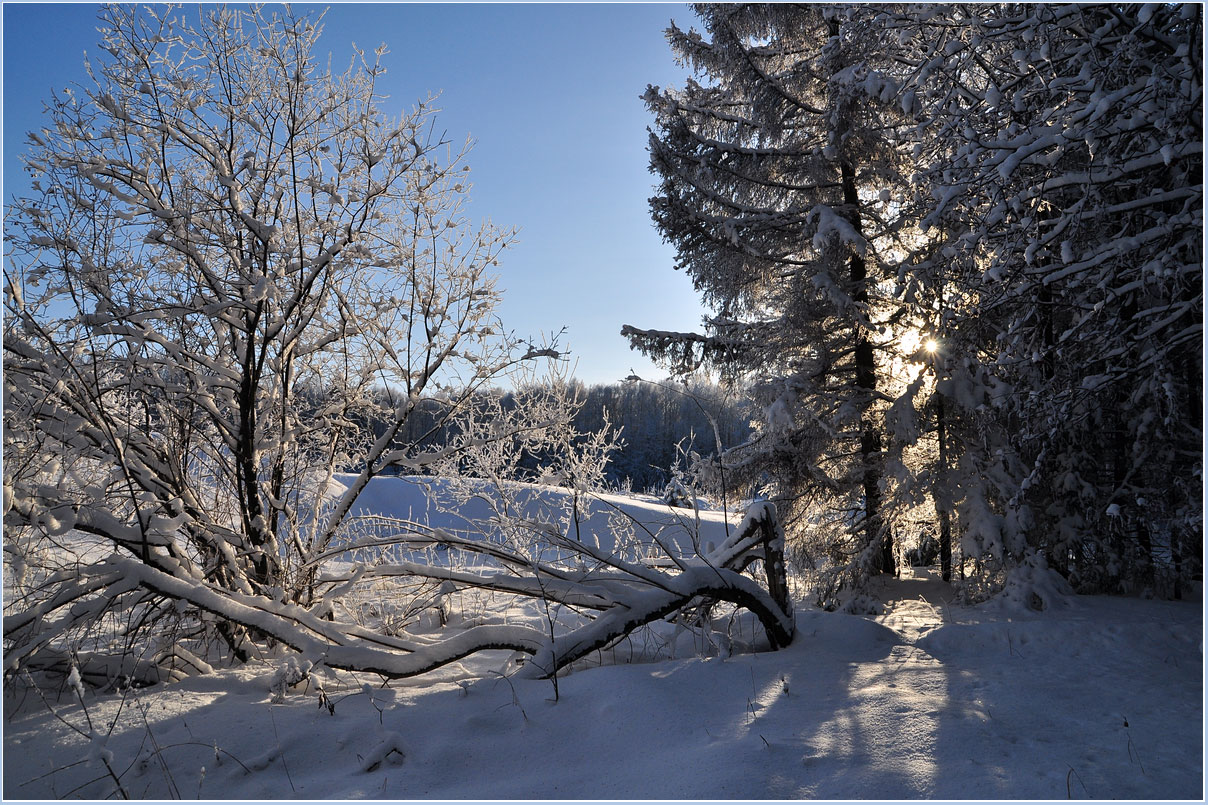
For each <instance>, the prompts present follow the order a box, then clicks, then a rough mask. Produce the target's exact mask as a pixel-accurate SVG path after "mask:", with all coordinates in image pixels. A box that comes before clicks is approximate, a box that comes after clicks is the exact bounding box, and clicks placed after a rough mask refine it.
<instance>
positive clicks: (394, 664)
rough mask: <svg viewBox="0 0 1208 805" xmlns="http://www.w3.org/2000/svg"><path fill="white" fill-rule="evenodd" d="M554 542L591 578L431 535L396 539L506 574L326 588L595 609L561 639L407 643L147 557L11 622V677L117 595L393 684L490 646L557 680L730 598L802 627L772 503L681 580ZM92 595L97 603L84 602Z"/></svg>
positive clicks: (503, 628) (459, 635)
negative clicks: (423, 586)
mask: <svg viewBox="0 0 1208 805" xmlns="http://www.w3.org/2000/svg"><path fill="white" fill-rule="evenodd" d="M548 536H550V538H551V539H552V540H553V541H554V542H556V543H557V545H558V547H560V548H566V549H570V550H572V551H574V552H575V553H576V554H577V556H578V557H579V558H581V559H583V560H589V561H592V562H594V563H595V564H594V565H593V567H591V568H589V569H585V570H584V569H575V568H568V567H562V566H553V565H544V564H541V563H539V562H536V561H534V560H532V559H531V558H528V557H524V556H522V555H520V554H518V553H513V552H510V551H509V550H507V549H506V548H503V547H501V546H499V545H490V544H484V543H481V542H478V541H474V540H467V539H464V538H459V537H455V536H453V535H450V534H447V533H444V532H436V531H432V532H422V533H415V534H411V535H408V537H407V538H402V537H400V538H396V539H394V540H392V542H394V543H396V544H398V543H410V544H413V545H421V546H422V545H430V544H433V543H440V544H454V545H456V546H457V547H459V548H462V549H465V550H477V551H479V552H481V553H482V554H484V555H488V556H490V558H491V559H492V560H494V561H495V562H497V563H498V565H499V567H500V572H490V573H488V572H470V571H464V570H452V569H450V568H444V567H439V566H432V565H425V564H422V563H416V562H408V563H402V564H393V565H378V566H374V567H361V568H358V569H357V571H356V573H355V577H354V578H351V579H327V580H325V581H326V582H327V583H329V584H337V583H338V582H348V581H359V580H364V579H371V578H385V577H391V576H407V577H415V578H423V579H430V580H433V581H438V582H441V583H442V584H444V585H453V586H454V587H456V588H459V589H462V588H476V589H483V590H489V591H495V592H504V593H508V594H512V595H517V596H522V597H529V598H533V599H541V600H544V601H546V602H550V603H560V604H565V605H568V606H571V607H574V608H575V609H576V610H577V611H580V612H582V611H591V612H593V613H594V615H592V616H591V617H590V618H589V620H588V621H587V622H586V623H584V624H582V625H579V626H577V627H575V628H572V629H569V630H568V631H564V632H563V633H561V634H554V633H552V632H553V630H552V629H551V632H550V633H546V632H543V631H541V630H538V629H535V628H533V627H530V626H523V625H487V626H475V627H472V628H469V629H466V630H464V631H460V632H456V633H454V634H452V635H451V636H448V637H439V638H437V639H435V640H429V639H421V638H410V639H408V638H401V637H396V636H391V635H386V634H382V633H378V632H375V631H373V630H371V629H368V628H366V627H364V626H360V625H357V624H354V623H345V622H339V621H335V620H329V619H328V618H327V617H325V615H328V614H329V613H330V612H331V607H330V602H321V603H320V604H319V605H316V606H313V607H302V606H300V605H298V604H292V603H287V602H282V601H277V600H274V599H272V598H269V597H267V596H262V595H253V594H246V593H239V592H234V591H231V590H229V589H223V588H220V587H218V586H215V585H211V584H207V583H204V582H201V581H198V580H197V579H194V578H185V577H180V576H176V575H173V574H171V573H167V572H165V571H163V570H160V569H157V568H155V567H152V566H151V565H149V564H146V563H144V562H142V561H140V560H138V559H134V558H125V557H121V556H117V555H113V556H111V557H109V558H108V559H106V560H104V561H103V562H101V563H99V564H98V565H96V566H94V567H93V568H91V569H90V570H89V573H88V576H90V579H89V580H88V582H84V581H83V580H81V581H80V583H79V584H78V585H77V586H76V587H75V588H74V589H75V590H76V591H77V595H71V596H62V595H61V596H57V597H56V598H54V599H51V601H50V602H44V603H42V604H40V605H38V606H37V607H35V608H33V609H34V610H36V611H31V612H27V613H21V614H17V615H12V616H9V617H7V618H5V625H4V636H5V640H6V642H7V643H9V645H8V646H7V649H8V650H7V651H6V652H5V658H4V667H5V670H6V671H8V672H12V671H16V670H18V669H19V668H21V667H45V665H46V660H47V658H46V657H43V658H42V659H41V660H38V659H36V655H37V654H38V652H39V651H41V650H43V649H44V648H47V647H48V646H49V643H50V639H49V638H48V636H47V635H48V634H49V635H52V636H53V635H58V634H61V633H62V632H63V631H64V630H65V628H66V626H65V625H62V624H67V623H71V622H74V621H75V620H76V618H75V614H76V612H74V610H78V608H79V607H81V606H91V607H96V606H114V607H118V608H120V606H121V604H120V603H119V602H118V599H121V598H122V597H123V596H133V595H145V594H146V593H147V592H151V593H154V594H156V595H158V596H163V597H166V598H168V599H172V600H175V601H180V602H185V603H187V604H189V605H192V606H193V607H196V608H197V609H199V610H202V611H204V612H208V613H210V614H211V615H213V616H215V617H217V618H219V619H221V620H223V621H225V622H227V623H231V624H238V625H239V626H243V627H246V628H248V629H250V630H253V631H254V632H256V633H258V634H261V635H264V636H266V637H269V638H272V639H274V640H277V641H279V642H280V643H283V644H285V645H287V646H289V647H291V648H293V649H294V650H296V651H298V652H299V653H300V654H302V655H303V657H304V658H305V659H306V660H308V661H309V662H310V663H312V664H313V665H319V664H322V665H326V666H328V667H331V668H337V669H344V670H350V671H363V672H372V673H378V674H381V675H382V676H385V677H389V678H403V677H412V676H418V675H420V674H424V673H427V672H429V671H432V670H434V669H436V668H439V667H441V666H443V665H447V664H448V663H451V662H454V661H456V660H459V659H461V658H463V657H466V656H469V655H471V654H474V653H476V652H479V651H486V650H491V649H506V650H512V651H519V652H523V653H525V654H528V655H531V657H532V660H531V661H530V662H528V663H526V664H525V668H524V671H523V673H524V674H526V675H529V676H540V677H548V676H552V675H553V674H556V673H557V672H558V671H559V670H560V669H562V668H565V667H566V666H568V665H569V664H571V663H573V662H574V661H576V660H578V659H581V658H582V657H584V656H586V655H587V654H589V653H591V652H593V651H595V650H597V649H600V648H603V647H605V646H607V645H609V644H611V643H612V642H614V641H616V640H617V639H619V638H621V637H624V636H625V635H627V634H629V633H630V632H632V631H633V630H634V629H637V628H639V627H640V626H643V625H645V624H648V623H650V622H652V621H654V620H657V619H659V618H664V617H666V616H668V615H670V614H672V613H674V612H676V611H679V610H682V609H684V608H685V607H687V606H689V605H690V604H692V603H693V602H699V601H701V600H706V601H726V602H729V603H732V604H735V605H737V606H739V607H743V608H745V609H747V610H749V611H750V612H752V613H753V614H754V615H755V616H756V617H757V618H758V620H759V622H760V623H761V624H762V626H763V628H764V631H765V632H766V634H767V637H768V641H769V643H770V644H771V646H772V648H774V649H776V648H782V647H784V646H787V645H788V644H789V643H790V642H791V641H792V639H793V635H794V629H795V625H794V618H793V613H792V606H791V603H790V600H789V595H788V587H787V584H786V580H785V576H784V561H783V553H782V551H783V539H782V536H781V531H780V529H779V526H778V523H777V520H776V513H775V508H774V507H773V506H772V505H771V504H768V503H760V504H756V505H755V506H753V507H751V509H750V510H749V511H748V512H747V515H746V517H745V518H744V519H743V521H742V523H741V524H740V525H739V526H738V527H737V528H736V529H735V530H734V531H733V532H732V534H731V536H730V538H729V539H727V540H726V541H725V543H724V544H723V545H721V546H720V547H718V548H716V549H714V550H712V551H709V552H708V553H706V554H704V555H700V554H698V555H696V556H693V557H688V558H677V559H675V565H676V569H677V571H678V572H673V573H669V572H662V571H660V570H656V569H654V568H651V567H649V566H644V565H638V564H634V563H631V562H626V561H623V560H620V559H618V558H616V557H614V556H610V555H606V554H604V553H603V552H601V551H599V549H594V548H592V547H590V546H586V545H583V544H582V543H579V542H577V541H575V540H573V539H570V538H568V537H567V536H565V535H558V534H551V535H548ZM757 560H762V561H763V562H764V567H765V570H766V573H767V585H768V586H767V589H765V588H764V587H761V586H760V584H758V583H757V582H756V581H755V580H754V579H752V578H751V577H749V576H746V575H743V571H744V570H745V569H746V568H747V567H748V566H749V565H750V564H751V563H753V562H755V561H757ZM508 571H510V572H508ZM343 586H344V587H347V586H348V585H347V584H344V585H343ZM89 593H91V594H92V596H93V597H92V599H91V600H89V601H87V602H85V601H82V600H81V598H82V597H83V596H86V595H88V594H89ZM60 606H62V607H67V610H68V611H67V612H66V613H63V614H61V615H60V617H59V618H58V619H57V620H55V621H51V622H50V623H49V624H44V620H43V619H44V618H45V617H46V616H48V615H51V614H52V612H53V611H54V610H55V609H57V608H58V607H60ZM44 626H49V627H50V628H48V629H47V628H44ZM48 656H49V655H48ZM57 656H58V657H59V658H62V657H64V656H68V655H65V654H61V653H60V654H59V655H57Z"/></svg>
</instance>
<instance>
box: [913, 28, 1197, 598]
mask: <svg viewBox="0 0 1208 805" xmlns="http://www.w3.org/2000/svg"><path fill="white" fill-rule="evenodd" d="M942 16H943V23H944V24H943V25H942V26H938V27H936V26H932V27H931V28H930V29H928V27H927V26H926V25H924V26H923V28H924V31H923V35H924V37H926V38H927V39H928V41H929V43H930V45H931V46H932V49H933V55H934V58H933V59H931V60H929V61H927V62H926V63H925V64H920V68H921V69H920V74H919V75H917V76H916V80H917V82H918V84H919V96H920V98H922V99H924V102H925V103H926V104H927V105H928V108H930V109H931V110H933V111H934V114H933V115H932V117H931V122H932V125H931V127H930V130H929V131H928V132H927V133H926V134H925V135H924V136H921V137H919V142H920V148H919V152H920V161H921V163H922V164H923V165H925V166H926V165H929V166H930V167H929V168H926V169H921V170H920V182H919V185H920V187H921V188H924V189H925V190H926V191H927V192H929V193H930V194H931V195H932V197H933V199H934V200H935V203H934V207H933V210H932V213H931V215H930V217H929V218H928V219H927V220H926V224H927V225H929V226H930V227H932V230H931V235H932V236H933V238H938V239H939V240H940V241H941V243H940V244H939V245H938V246H937V247H936V249H935V251H934V252H933V255H934V259H931V260H922V261H921V262H920V263H919V264H917V265H915V266H914V267H913V268H912V272H911V273H912V277H913V278H914V281H916V282H919V283H922V284H923V285H926V286H928V287H926V288H923V289H922V290H921V291H920V293H921V294H922V295H923V296H924V297H930V298H933V299H934V298H937V297H944V298H948V299H951V298H954V297H957V298H959V299H960V300H961V302H960V304H953V305H948V304H947V303H945V306H944V307H945V308H946V309H948V310H951V311H952V312H953V315H952V316H950V317H949V318H948V319H947V320H946V323H945V324H944V325H943V327H942V328H941V330H940V335H941V336H942V342H943V343H942V347H943V349H944V352H945V356H944V359H945V361H946V366H947V367H948V369H949V370H950V371H949V374H948V375H947V380H946V382H944V383H941V385H940V387H939V391H940V393H941V394H942V395H944V396H945V398H946V400H947V402H948V407H947V410H948V411H949V412H953V413H955V414H956V416H957V421H960V420H963V421H965V422H966V424H967V425H970V426H972V427H968V428H966V429H965V431H964V436H963V437H961V438H962V443H961V449H962V451H963V452H964V453H965V455H964V457H963V458H962V462H961V463H962V465H963V466H962V468H961V469H962V471H961V473H960V474H961V476H962V477H963V478H964V482H963V484H962V485H961V486H962V488H961V489H960V490H959V491H956V492H954V494H956V496H957V497H958V498H959V503H958V509H960V519H961V526H960V528H961V531H962V532H963V535H964V549H965V553H966V554H967V555H969V556H971V557H973V558H975V559H978V560H982V561H985V562H987V563H988V566H990V567H995V566H996V567H999V568H1001V567H1002V566H1003V565H1004V563H1005V564H1006V565H1007V567H1008V569H1009V567H1010V566H1012V565H1015V564H1017V563H1019V562H1021V561H1024V559H1025V557H1027V556H1029V555H1031V554H1032V553H1033V552H1039V555H1042V556H1044V557H1046V558H1047V560H1048V563H1049V565H1050V566H1052V567H1055V568H1057V569H1059V570H1060V571H1061V572H1062V573H1063V574H1064V575H1066V576H1067V577H1068V578H1069V579H1070V580H1071V581H1072V582H1073V583H1074V584H1075V585H1076V586H1077V587H1079V588H1081V589H1085V590H1105V591H1129V590H1138V589H1142V588H1146V587H1152V586H1153V585H1154V584H1155V581H1156V582H1158V583H1159V584H1160V587H1163V588H1165V589H1166V590H1167V591H1169V592H1171V593H1173V594H1174V595H1176V596H1177V595H1178V594H1179V584H1180V582H1181V580H1183V579H1185V578H1187V577H1189V576H1190V575H1191V574H1192V573H1194V572H1197V571H1198V564H1197V563H1198V557H1199V556H1200V553H1201V549H1202V539H1203V538H1202V531H1201V528H1202V526H1201V514H1202V512H1201V507H1200V493H1199V490H1200V488H1201V471H1202V452H1201V443H1202V439H1201V434H1202V429H1201V417H1200V412H1201V408H1202V400H1201V397H1200V389H1201V384H1202V357H1203V356H1202V354H1201V348H1200V344H1201V336H1202V317H1203V296H1202V265H1203V253H1202V233H1203V212H1202V210H1203V186H1202V183H1201V176H1202V165H1203V162H1202V149H1203V143H1202V139H1203V131H1202V109H1203V107H1202V100H1203V87H1202V85H1201V83H1200V81H1201V78H1202V71H1203V59H1202V49H1201V37H1202V17H1201V10H1200V8H1199V7H1197V6H1192V5H1188V6H1182V7H1179V6H1158V5H1153V6H1141V5H1125V6H1108V5H1091V6H1083V5H1074V6H1045V5H1040V6H1030V5H1029V6H1021V5H1010V6H999V5H993V6H991V5H977V6H967V7H965V6H961V7H948V8H945V9H944V10H943V14H942ZM954 291H955V292H954ZM955 308H960V309H955ZM1028 564H1029V566H1031V565H1034V564H1035V560H1033V559H1029V560H1028ZM1158 569H1161V572H1160V573H1158V576H1159V577H1160V578H1157V579H1155V570H1158ZM1161 577H1164V578H1161Z"/></svg>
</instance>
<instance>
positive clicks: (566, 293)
mask: <svg viewBox="0 0 1208 805" xmlns="http://www.w3.org/2000/svg"><path fill="white" fill-rule="evenodd" d="M321 8H322V6H308V5H295V6H294V9H295V11H296V12H300V11H301V10H305V9H314V10H320V9H321ZM95 12H96V6H94V5H92V4H81V5H60V4H55V5H50V4H46V5H43V4H5V5H4V7H3V14H4V181H5V188H4V194H5V199H6V200H7V199H8V198H9V197H10V195H11V194H12V193H13V192H15V191H18V190H20V189H23V188H24V187H25V181H24V176H23V173H22V171H21V169H20V162H19V160H18V157H19V155H20V153H21V152H22V150H23V149H24V142H25V132H26V131H29V130H31V129H33V128H35V127H37V126H39V125H40V124H39V116H40V114H41V108H42V102H43V101H44V100H45V99H46V98H48V97H49V95H50V90H51V88H52V87H58V88H59V89H62V88H63V87H64V86H66V85H67V84H69V83H71V82H76V81H81V80H82V79H83V78H84V74H83V69H82V63H83V54H84V51H85V50H88V51H90V52H93V51H96V49H97V48H96V41H97V38H98V37H97V34H96V31H95V28H96V16H95ZM673 18H674V19H675V20H677V22H678V23H679V24H680V25H681V26H686V25H689V24H691V22H692V14H691V12H690V11H689V10H688V9H687V8H686V7H685V6H683V5H679V4H550V5H541V4H523V5H506V4H500V5H491V4H488V5H461V4H447V5H446V4H416V5H407V4H399V5H394V4H384V5H367V4H346V5H343V4H336V5H333V6H331V7H330V9H329V10H328V12H327V15H326V17H325V18H324V34H323V38H322V40H321V42H320V45H321V49H323V50H329V51H330V52H331V53H332V54H333V60H332V63H333V68H335V69H343V68H344V67H345V66H346V65H347V63H348V58H349V57H350V56H351V52H352V51H351V43H352V42H356V44H357V45H359V46H361V47H363V48H365V49H366V50H372V49H373V48H375V47H376V46H377V45H379V44H381V43H382V42H385V43H386V44H387V46H388V47H389V48H390V53H389V54H388V55H387V56H386V58H385V64H386V67H387V70H388V73H387V75H386V82H387V86H388V88H389V89H388V92H389V93H390V95H391V102H390V103H391V105H392V106H393V107H394V108H393V110H392V111H397V110H399V109H401V108H403V107H408V108H409V107H410V106H411V105H412V104H413V103H414V102H415V100H417V99H418V98H420V97H424V96H426V95H427V94H428V93H429V92H441V98H440V101H439V104H438V106H439V107H440V108H441V109H442V112H441V114H440V115H439V117H438V125H440V126H441V127H443V128H444V129H446V130H447V132H448V135H449V136H450V137H451V138H452V139H454V140H456V141H460V140H462V139H463V138H464V137H466V136H467V135H469V136H472V137H473V138H475V140H476V141H477V145H476V146H475V149H474V152H473V153H472V154H471V157H470V160H469V162H470V165H471V168H472V173H471V176H472V178H473V182H474V188H473V190H472V191H471V195H472V198H473V206H472V209H471V213H472V215H473V216H474V217H475V218H479V219H481V218H487V217H489V218H491V219H492V220H494V221H495V222H496V223H497V224H500V225H505V226H517V227H519V228H520V242H519V243H518V244H517V246H516V248H514V249H512V250H509V252H508V253H507V254H506V260H505V261H503V262H501V263H500V276H501V285H502V286H503V287H504V288H505V289H506V295H505V301H504V304H503V308H502V310H501V314H502V316H503V318H504V322H505V324H506V325H507V326H508V327H510V328H511V329H513V330H515V331H516V332H517V334H520V335H533V336H538V335H540V334H541V333H543V332H549V331H551V330H558V329H560V328H562V327H563V326H565V327H567V328H568V334H567V344H568V345H569V347H570V348H571V350H572V352H573V353H574V357H575V358H577V360H578V368H577V372H576V375H577V376H578V377H579V378H580V379H581V380H583V381H584V382H587V383H605V382H612V381H615V380H619V379H621V378H623V377H625V376H626V375H628V374H629V373H630V370H631V369H632V370H634V371H636V372H637V373H638V374H640V375H642V376H644V377H661V376H662V372H660V371H659V370H657V369H655V368H654V367H653V366H652V365H651V364H650V363H649V362H648V361H647V360H646V359H645V358H643V357H642V356H641V355H639V354H637V353H635V352H631V351H630V350H629V348H628V343H627V342H626V340H625V339H623V338H621V336H620V329H621V325H622V324H633V325H636V326H639V327H651V328H658V329H664V330H692V329H698V325H699V322H700V317H701V315H702V313H703V311H702V309H701V308H700V305H699V302H698V298H697V295H696V294H695V292H694V291H693V289H692V285H691V282H690V281H689V280H688V278H687V277H685V276H683V275H682V274H681V273H680V272H676V271H674V270H673V269H672V260H673V252H672V250H671V248H670V247H669V246H667V245H665V244H663V243H662V242H661V239H660V237H659V235H658V232H657V231H656V230H655V229H654V227H653V225H652V224H651V222H650V215H649V210H648V207H647V199H648V198H649V197H650V195H652V192H653V185H654V178H653V177H652V176H651V175H650V173H649V172H648V170H647V155H646V127H647V126H648V125H650V123H651V117H650V115H649V113H648V112H647V111H646V109H645V106H644V105H643V103H642V101H641V100H640V97H639V96H640V95H641V94H642V92H643V91H644V90H645V88H646V85H647V84H656V85H660V86H668V85H678V84H682V83H683V80H684V77H685V72H684V71H683V70H682V69H680V68H679V67H678V66H677V65H676V64H675V61H674V59H673V57H672V54H671V51H670V49H669V48H668V47H667V43H666V41H665V39H664V36H663V31H664V29H665V28H666V27H667V24H668V22H669V21H670V20H671V19H673Z"/></svg>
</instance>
